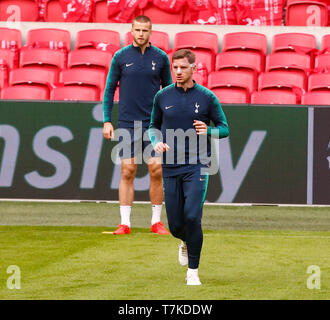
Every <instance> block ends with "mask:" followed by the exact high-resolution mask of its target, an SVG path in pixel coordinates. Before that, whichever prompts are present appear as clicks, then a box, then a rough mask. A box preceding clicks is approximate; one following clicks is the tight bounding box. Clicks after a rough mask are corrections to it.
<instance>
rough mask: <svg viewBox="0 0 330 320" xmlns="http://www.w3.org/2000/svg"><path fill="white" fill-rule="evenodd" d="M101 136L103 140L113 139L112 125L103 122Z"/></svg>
mask: <svg viewBox="0 0 330 320" xmlns="http://www.w3.org/2000/svg"><path fill="white" fill-rule="evenodd" d="M103 136H104V138H105V139H108V140H109V139H112V138H113V137H114V130H113V125H112V123H111V122H105V123H104V125H103Z"/></svg>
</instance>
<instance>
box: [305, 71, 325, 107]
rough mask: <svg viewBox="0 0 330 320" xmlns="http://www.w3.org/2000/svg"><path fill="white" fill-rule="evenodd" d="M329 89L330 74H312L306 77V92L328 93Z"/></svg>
mask: <svg viewBox="0 0 330 320" xmlns="http://www.w3.org/2000/svg"><path fill="white" fill-rule="evenodd" d="M329 89H330V73H314V74H311V75H310V76H309V77H308V91H316V90H327V91H328V90H329ZM329 104H330V101H329Z"/></svg>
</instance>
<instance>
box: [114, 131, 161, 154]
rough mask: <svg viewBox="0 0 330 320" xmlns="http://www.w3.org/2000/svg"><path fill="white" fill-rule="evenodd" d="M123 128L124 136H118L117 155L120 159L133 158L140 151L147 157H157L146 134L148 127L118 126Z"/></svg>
mask: <svg viewBox="0 0 330 320" xmlns="http://www.w3.org/2000/svg"><path fill="white" fill-rule="evenodd" d="M120 129H121V130H125V131H126V133H125V136H123V135H120V136H119V143H118V147H119V157H120V158H121V159H130V158H135V157H137V156H139V155H142V153H145V154H146V155H147V158H149V157H158V156H160V155H159V154H157V153H156V152H155V151H154V150H153V147H152V144H151V141H150V139H149V136H148V132H147V131H148V128H143V127H138V128H136V129H134V128H120Z"/></svg>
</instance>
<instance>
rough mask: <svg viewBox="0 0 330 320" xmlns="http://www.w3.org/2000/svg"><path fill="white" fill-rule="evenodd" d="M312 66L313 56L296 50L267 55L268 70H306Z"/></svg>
mask: <svg viewBox="0 0 330 320" xmlns="http://www.w3.org/2000/svg"><path fill="white" fill-rule="evenodd" d="M310 68H311V57H310V56H309V55H307V54H301V53H295V52H276V53H271V54H269V55H267V57H266V71H273V70H280V69H284V70H287V71H300V72H301V71H303V72H306V71H308V70H309V69H310Z"/></svg>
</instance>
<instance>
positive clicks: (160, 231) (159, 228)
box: [151, 221, 169, 234]
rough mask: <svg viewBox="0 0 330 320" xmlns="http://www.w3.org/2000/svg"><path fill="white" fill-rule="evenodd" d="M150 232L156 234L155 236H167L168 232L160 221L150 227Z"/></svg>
mask: <svg viewBox="0 0 330 320" xmlns="http://www.w3.org/2000/svg"><path fill="white" fill-rule="evenodd" d="M151 232H153V233H157V234H169V232H168V231H167V230H166V229H165V227H164V225H163V224H162V222H161V221H159V222H157V223H155V224H153V225H152V226H151Z"/></svg>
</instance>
